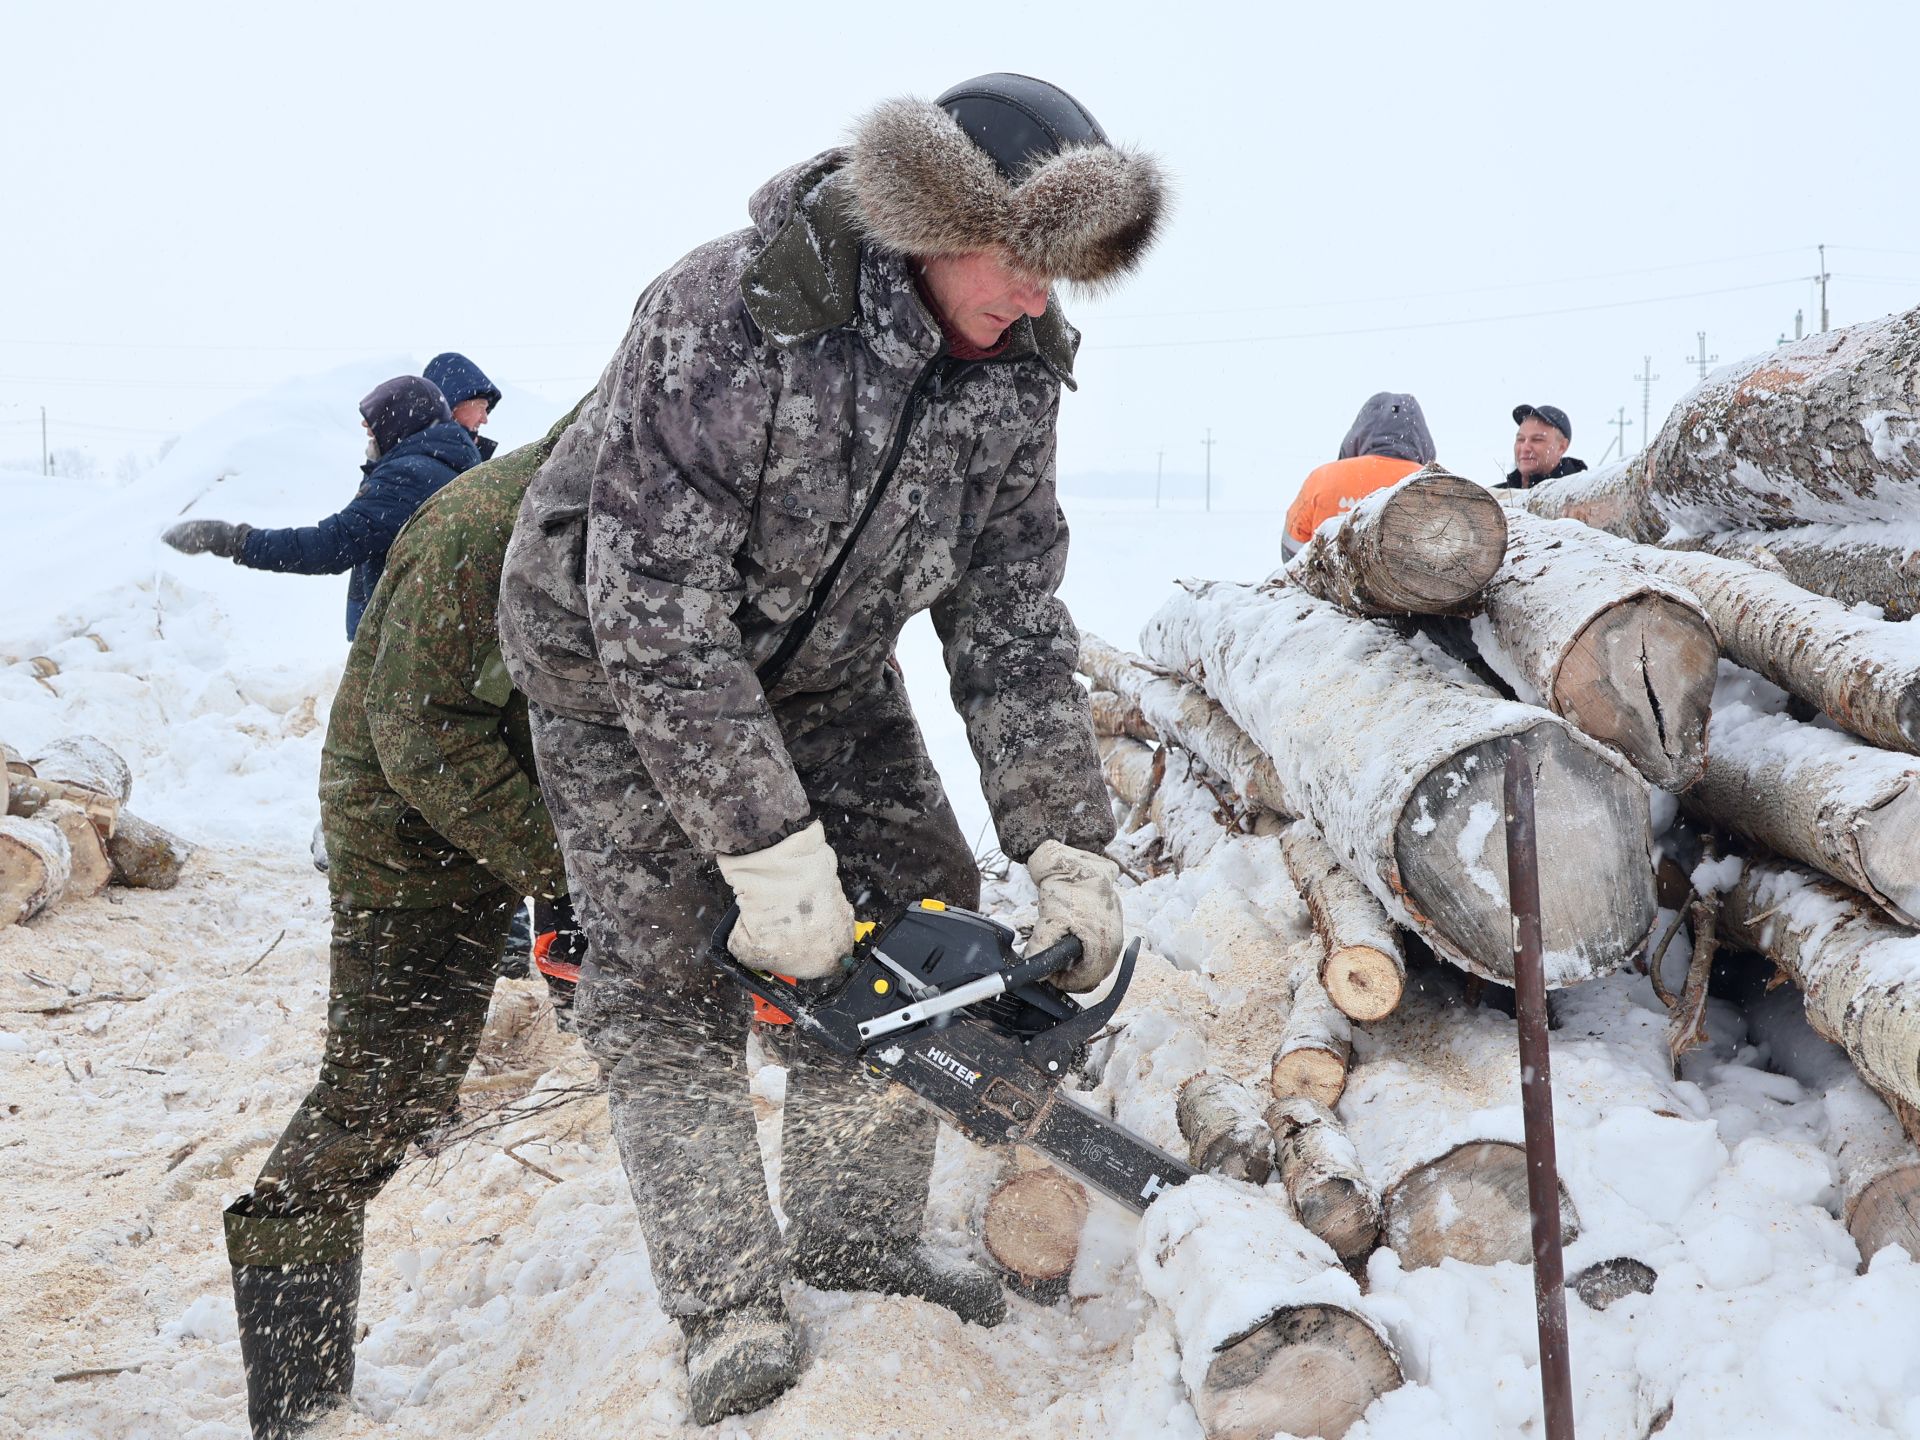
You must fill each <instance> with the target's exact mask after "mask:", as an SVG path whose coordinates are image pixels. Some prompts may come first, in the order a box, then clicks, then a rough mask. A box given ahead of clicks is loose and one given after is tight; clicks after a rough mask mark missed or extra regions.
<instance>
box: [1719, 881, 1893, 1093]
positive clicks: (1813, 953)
mask: <svg viewBox="0 0 1920 1440" xmlns="http://www.w3.org/2000/svg"><path fill="white" fill-rule="evenodd" d="M1720 929H1721V933H1722V934H1723V935H1725V936H1726V937H1727V938H1728V939H1729V940H1731V941H1732V942H1733V943H1734V944H1737V945H1742V946H1745V947H1746V948H1747V949H1750V950H1753V951H1755V952H1756V953H1758V954H1761V955H1764V956H1766V957H1767V958H1768V959H1769V960H1771V961H1773V962H1774V964H1776V965H1778V966H1779V967H1780V968H1781V969H1782V970H1785V971H1786V972H1787V974H1788V975H1789V976H1790V977H1791V978H1792V980H1793V982H1794V984H1796V985H1797V986H1799V987H1800V991H1801V994H1802V996H1803V997H1804V1001H1805V1004H1806V1010H1807V1019H1808V1021H1809V1022H1811V1024H1812V1025H1813V1028H1814V1029H1815V1030H1816V1031H1817V1032H1819V1033H1820V1034H1821V1035H1824V1036H1825V1037H1826V1038H1827V1039H1828V1040H1831V1041H1832V1042H1833V1043H1834V1044H1836V1045H1838V1046H1840V1047H1841V1048H1842V1049H1843V1050H1845V1051H1846V1052H1847V1055H1848V1057H1849V1058H1851V1059H1852V1061H1853V1063H1854V1066H1855V1068H1857V1069H1858V1070H1859V1071H1860V1073H1861V1074H1862V1075H1863V1076H1865V1077H1866V1079H1867V1082H1868V1083H1869V1084H1871V1085H1872V1086H1873V1087H1874V1088H1875V1089H1876V1090H1879V1091H1881V1092H1882V1093H1883V1094H1886V1095H1890V1096H1892V1097H1893V1098H1894V1099H1896V1100H1900V1101H1902V1102H1904V1103H1905V1104H1908V1105H1920V935H1915V934H1914V933H1913V932H1912V931H1910V930H1907V929H1904V928H1902V927H1900V926H1896V925H1893V924H1891V923H1890V922H1888V921H1887V920H1885V919H1883V918H1881V916H1880V914H1879V913H1878V912H1877V911H1876V910H1875V909H1874V907H1873V905H1872V904H1871V902H1869V901H1868V900H1867V899H1866V898H1865V897H1864V896H1861V895H1858V894H1855V893H1854V892H1853V891H1851V890H1848V889H1845V888H1844V887H1842V886H1839V885H1835V884H1833V883H1832V882H1831V881H1828V880H1825V879H1823V878H1822V877H1820V876H1819V875H1817V874H1815V873H1814V872H1812V871H1810V870H1807V869H1804V868H1802V867H1801V866H1799V865H1795V864H1793V863H1791V862H1790V861H1785V860H1758V859H1751V858H1750V859H1749V860H1748V861H1747V866H1746V870H1745V872H1744V873H1743V874H1742V875H1741V877H1740V881H1739V883H1738V884H1736V885H1735V886H1734V887H1733V889H1732V890H1730V891H1728V892H1727V893H1726V895H1725V896H1724V897H1723V898H1722V903H1721V907H1720Z"/></svg>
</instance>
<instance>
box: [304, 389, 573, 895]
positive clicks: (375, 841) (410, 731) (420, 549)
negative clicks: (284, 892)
mask: <svg viewBox="0 0 1920 1440" xmlns="http://www.w3.org/2000/svg"><path fill="white" fill-rule="evenodd" d="M572 418H573V417H572V416H571V415H569V416H568V417H567V418H566V419H565V420H562V421H561V422H560V423H559V424H558V425H555V426H554V427H553V429H552V430H551V431H549V432H548V434H547V437H546V438H545V439H544V440H542V441H540V442H539V443H538V444H535V445H528V446H524V447H522V448H521V449H518V450H515V451H513V452H512V453H511V454H509V455H503V456H501V457H500V458H499V459H498V460H493V461H489V462H488V463H487V464H485V465H481V466H479V467H477V468H476V469H473V470H469V471H468V472H467V473H466V474H465V475H462V476H461V477H460V478H459V479H457V480H455V481H454V482H453V483H452V484H450V485H448V486H446V488H444V489H442V490H440V491H439V492H437V493H436V494H435V495H434V496H433V497H432V498H431V499H429V500H428V501H427V502H426V503H425V504H424V505H422V506H421V507H420V509H419V510H418V511H417V512H416V513H415V514H414V517H413V518H412V520H410V521H409V522H408V523H407V526H406V528H405V529H403V530H402V531H401V532H400V535H399V537H398V538H397V539H396V540H395V541H394V543H393V548H392V549H391V550H390V551H389V552H388V553H387V564H386V573H385V574H383V575H382V576H381V578H380V584H379V585H378V586H377V587H376V588H375V590H374V592H373V597H372V599H371V600H369V601H368V603H367V610H366V614H365V615H364V616H363V617H362V619H361V623H360V629H359V633H358V634H357V635H356V636H355V638H354V642H353V646H352V649H351V650H350V651H349V652H348V655H347V668H346V671H345V673H344V674H342V675H341V677H340V689H339V691H338V692H337V693H336V694H335V696H334V700H333V715H332V718H331V720H330V721H329V722H328V725H327V743H326V748H325V750H324V751H323V752H322V756H321V760H320V819H321V825H322V826H323V828H324V829H325V831H326V837H327V855H328V863H329V869H328V872H327V874H328V880H329V883H330V885H331V887H332V891H333V902H334V904H336V905H340V906H345V907H348V908H352V909H399V910H411V909H425V908H428V907H431V906H440V905H455V904H459V903H461V902H462V901H465V900H468V899H471V898H473V897H475V896H478V895H480V894H483V893H486V892H489V891H494V892H497V891H499V890H500V889H501V888H502V887H504V888H506V889H507V890H509V891H511V892H512V893H513V894H515V895H556V894H560V893H562V892H564V891H565V889H566V878H565V874H564V872H563V871H562V869H561V865H560V850H559V845H558V842H557V841H556V840H555V838H554V833H553V822H552V821H551V820H549V819H548V818H547V812H546V809H545V807H544V806H543V805H542V804H541V803H540V793H539V791H538V790H537V789H536V788H535V776H534V766H533V744H532V739H531V737H530V735H529V733H528V729H527V702H526V700H525V698H524V697H523V696H521V695H519V694H518V693H517V692H515V691H514V689H513V685H512V681H511V680H509V679H508V677H507V671H506V667H505V666H504V665H503V664H502V663H501V660H500V645H499V637H498V632H497V629H496V623H495V619H494V610H495V605H496V601H497V597H498V594H499V589H500V562H501V559H502V557H503V556H504V554H505V553H506V548H507V537H508V536H509V535H510V534H511V533H512V530H513V517H514V513H515V511H516V510H518V508H519V505H520V497H521V495H522V494H523V493H524V492H525V491H526V488H527V482H528V481H529V480H531V479H532V478H533V475H534V472H535V471H536V470H537V469H539V467H540V462H541V461H543V460H545V459H546V458H547V456H548V455H549V454H551V453H552V450H553V446H554V442H555V441H556V440H558V439H559V438H560V434H561V432H562V431H563V430H564V429H565V428H566V426H567V424H568V422H569V421H571V420H572Z"/></svg>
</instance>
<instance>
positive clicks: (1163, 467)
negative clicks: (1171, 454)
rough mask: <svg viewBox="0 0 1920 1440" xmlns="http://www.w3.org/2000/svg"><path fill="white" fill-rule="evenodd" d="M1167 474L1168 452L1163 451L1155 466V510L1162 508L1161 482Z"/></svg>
mask: <svg viewBox="0 0 1920 1440" xmlns="http://www.w3.org/2000/svg"><path fill="white" fill-rule="evenodd" d="M1166 473H1167V452H1166V451H1164V450H1162V451H1161V452H1160V458H1159V459H1158V460H1156V461H1155V462H1154V465H1153V508H1154V509H1156V510H1158V509H1159V508H1160V481H1161V480H1162V479H1163V478H1164V477H1165V475H1166Z"/></svg>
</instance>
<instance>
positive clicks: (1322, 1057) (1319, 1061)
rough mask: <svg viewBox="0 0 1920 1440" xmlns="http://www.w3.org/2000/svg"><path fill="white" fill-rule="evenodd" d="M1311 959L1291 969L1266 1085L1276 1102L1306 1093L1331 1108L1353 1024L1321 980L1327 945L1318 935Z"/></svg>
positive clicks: (1348, 1062) (1347, 1062) (1349, 1055)
mask: <svg viewBox="0 0 1920 1440" xmlns="http://www.w3.org/2000/svg"><path fill="white" fill-rule="evenodd" d="M1313 952H1314V955H1315V957H1316V958H1315V960H1314V961H1313V962H1312V963H1310V964H1307V965H1303V966H1301V967H1300V968H1298V969H1296V970H1295V971H1294V972H1293V975H1292V977H1291V983H1290V984H1289V986H1288V989H1289V991H1290V993H1289V995H1288V996H1287V1012H1286V1013H1287V1023H1286V1026H1285V1028H1284V1029H1282V1030H1281V1032H1280V1044H1279V1045H1278V1046H1277V1047H1276V1048H1275V1050H1274V1052H1273V1070H1272V1073H1271V1075H1270V1077H1269V1082H1268V1083H1269V1085H1270V1086H1271V1088H1272V1090H1273V1095H1274V1098H1275V1099H1276V1100H1287V1099H1291V1098H1292V1097H1294V1096H1296V1095H1304V1096H1306V1097H1307V1098H1308V1099H1310V1100H1314V1101H1317V1102H1318V1103H1319V1104H1322V1105H1326V1106H1329V1107H1331V1106H1334V1105H1337V1104H1339V1103H1340V1096H1341V1095H1342V1094H1343V1093H1344V1092H1345V1090H1346V1088H1347V1071H1348V1069H1349V1068H1350V1067H1351V1066H1352V1064H1353V1028H1352V1026H1351V1025H1349V1024H1348V1022H1347V1017H1346V1016H1345V1015H1343V1014H1341V1013H1340V1010H1339V1007H1337V1006H1336V1005H1335V1004H1334V1003H1333V1000H1332V999H1331V998H1330V997H1329V996H1328V994H1327V992H1326V988H1325V987H1324V986H1322V985H1321V983H1320V971H1321V969H1322V967H1323V964H1324V956H1325V954H1326V950H1325V947H1324V946H1322V945H1321V944H1320V942H1319V938H1318V937H1317V936H1316V937H1315V940H1314V946H1313Z"/></svg>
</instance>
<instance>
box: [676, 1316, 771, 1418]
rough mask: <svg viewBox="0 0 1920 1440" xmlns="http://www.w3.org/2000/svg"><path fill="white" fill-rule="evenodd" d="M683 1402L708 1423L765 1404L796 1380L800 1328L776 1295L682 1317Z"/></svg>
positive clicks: (744, 1412)
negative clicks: (684, 1340)
mask: <svg viewBox="0 0 1920 1440" xmlns="http://www.w3.org/2000/svg"><path fill="white" fill-rule="evenodd" d="M680 1328H681V1330H682V1331H683V1332H684V1333H685V1335H686V1337H687V1405H688V1408H689V1409H690V1410H692V1412H693V1420H694V1423H695V1424H696V1425H712V1424H714V1423H715V1422H716V1421H719V1420H722V1419H724V1418H726V1417H727V1416H729V1415H744V1414H746V1413H747V1412H748V1411H749V1410H758V1409H759V1408H760V1407H761V1406H762V1405H768V1404H771V1403H772V1402H773V1401H774V1400H776V1399H778V1398H779V1397H780V1396H781V1395H783V1394H785V1393H786V1392H787V1391H788V1390H790V1389H791V1388H792V1387H793V1383H794V1381H796V1380H798V1379H799V1378H800V1332H799V1329H798V1327H796V1326H795V1325H794V1323H793V1318H792V1317H791V1316H790V1315H788V1314H787V1307H786V1304H785V1302H784V1301H782V1300H781V1299H780V1298H779V1296H777V1295H776V1296H774V1297H773V1298H772V1299H769V1300H756V1301H752V1302H750V1303H748V1304H745V1305H738V1306H735V1307H734V1308H733V1309H731V1310H718V1311H715V1312H714V1313H713V1314H711V1315H689V1316H683V1317H682V1318H681V1321H680Z"/></svg>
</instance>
